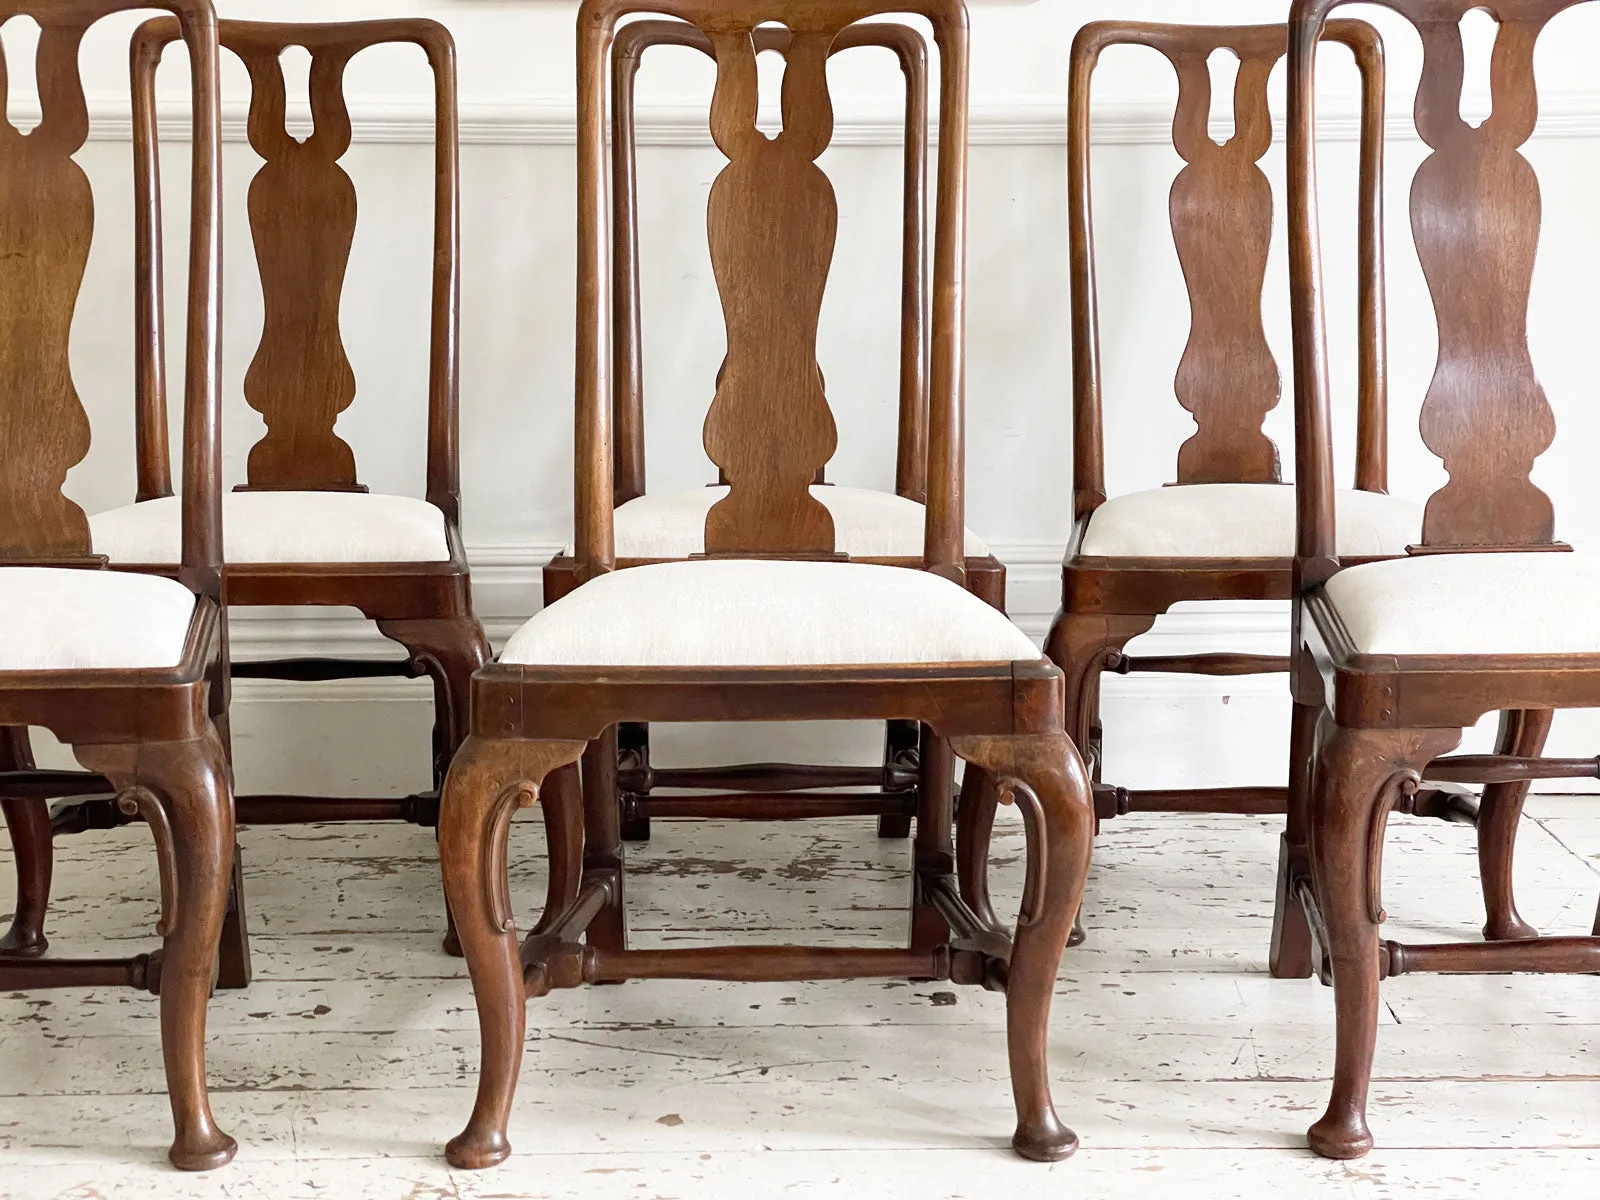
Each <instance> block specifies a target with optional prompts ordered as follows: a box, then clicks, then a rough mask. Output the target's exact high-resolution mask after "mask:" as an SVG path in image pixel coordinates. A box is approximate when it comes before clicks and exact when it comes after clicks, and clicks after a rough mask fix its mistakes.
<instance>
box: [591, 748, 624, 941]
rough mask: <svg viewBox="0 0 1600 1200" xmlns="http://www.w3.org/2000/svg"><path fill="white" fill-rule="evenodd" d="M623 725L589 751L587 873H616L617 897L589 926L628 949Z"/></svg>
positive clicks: (595, 933)
mask: <svg viewBox="0 0 1600 1200" xmlns="http://www.w3.org/2000/svg"><path fill="white" fill-rule="evenodd" d="M617 733H618V730H617V726H615V725H613V726H611V727H610V728H609V729H607V730H606V731H605V732H604V733H603V734H601V735H600V736H599V737H598V738H596V739H595V740H594V741H592V742H590V743H589V746H588V748H587V749H586V750H584V752H583V764H582V772H581V774H582V787H583V874H584V875H585V876H588V875H592V874H605V875H609V876H611V881H612V888H611V896H612V900H611V901H610V903H608V904H607V905H606V907H605V908H604V909H603V910H602V911H601V913H600V915H599V916H597V917H596V918H595V919H594V920H593V921H592V922H591V923H590V925H589V927H588V929H587V930H586V931H585V940H587V941H588V942H589V944H590V945H593V946H596V947H598V948H599V949H601V950H626V949H627V948H628V920H627V908H626V904H627V899H626V897H627V892H626V887H625V881H624V878H623V877H624V875H625V874H626V871H625V869H624V863H625V852H624V850H623V844H622V826H621V817H622V807H621V805H620V804H618V802H617Z"/></svg>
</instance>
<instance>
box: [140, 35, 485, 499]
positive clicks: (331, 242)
mask: <svg viewBox="0 0 1600 1200" xmlns="http://www.w3.org/2000/svg"><path fill="white" fill-rule="evenodd" d="M220 26H221V41H222V45H223V46H224V47H225V48H226V49H227V50H229V51H231V52H232V53H233V54H234V55H235V56H236V57H238V58H239V60H240V61H241V62H243V63H244V65H245V68H246V69H247V70H248V72H249V75H250V115H249V123H248V133H249V138H250V145H251V147H252V148H253V149H254V150H255V152H256V153H257V154H259V155H260V156H261V157H262V159H264V160H265V161H264V162H263V163H262V165H261V168H260V169H259V170H258V171H257V173H256V176H255V178H254V180H253V181H252V182H251V185H250V192H249V219H250V231H251V234H252V236H253V239H254V242H255V252H256V265H257V268H258V271H259V275H260V279H261V297H262V305H263V318H264V319H263V322H262V330H261V342H260V344H259V346H258V347H257V349H256V353H255V357H254V359H253V360H252V361H251V363H250V367H249V369H248V371H247V372H246V374H245V378H244V396H245V401H246V403H248V404H249V405H250V407H251V408H253V409H255V410H256V411H257V412H259V413H260V414H261V416H262V418H263V419H264V421H265V423H266V426H267V431H266V433H265V434H264V435H263V436H262V438H261V440H260V441H258V442H257V443H256V444H255V445H254V446H253V447H252V448H251V450H250V455H249V460H248V466H247V471H248V474H247V480H248V482H247V483H245V484H243V485H242V486H241V488H240V490H279V491H281V490H292V491H365V490H366V487H365V485H363V484H362V483H360V482H359V480H358V479H357V476H356V462H355V452H354V450H352V448H351V447H350V445H349V444H348V443H347V442H345V441H344V439H342V438H340V437H339V436H338V434H337V433H336V432H335V430H334V426H335V424H336V422H337V421H338V418H339V414H340V413H341V412H343V411H344V410H345V409H347V408H348V407H349V406H350V404H351V403H352V402H353V401H354V400H355V395H356V378H355V372H354V370H353V369H352V367H351V365H350V360H349V358H348V357H347V355H346V353H345V347H344V343H343V341H342V339H341V336H340V321H339V315H340V304H341V301H342V299H343V294H344V283H345V271H346V269H347V267H348V264H349V258H350V247H351V243H352V240H353V239H354V236H355V228H356V189H355V184H354V183H353V182H352V180H351V179H350V176H349V175H348V174H347V173H346V172H345V170H344V168H343V167H342V166H341V165H340V159H341V158H342V157H343V156H344V154H345V153H346V152H347V151H348V150H349V148H350V139H351V127H350V112H349V109H348V107H347V105H346V99H345V94H344V73H345V67H346V66H347V65H348V63H349V62H350V60H351V59H352V58H353V57H355V55H357V54H358V53H360V52H361V51H362V50H365V49H367V48H368V47H371V46H378V45H386V44H393V43H409V44H413V45H416V46H418V47H420V48H421V49H422V51H423V52H424V53H425V54H426V55H427V60H428V65H429V67H430V68H431V70H432V73H433V81H434V193H433V218H434V219H433V251H432V257H431V262H432V293H431V309H430V312H431V316H430V350H429V366H428V454H427V460H428V461H427V493H426V495H427V499H428V500H429V502H431V503H432V504H434V505H435V506H437V507H438V508H440V509H441V510H443V512H444V514H445V516H446V518H447V519H448V520H449V521H450V522H451V523H452V524H454V523H455V522H457V521H459V519H460V492H461V483H460V465H459V452H458V424H459V418H458V392H459V365H458V351H459V347H458V343H459V327H460V316H459V307H460V293H461V276H460V241H461V229H460V225H461V222H460V152H459V134H458V118H457V102H456V65H455V43H454V41H453V40H452V38H451V36H450V33H449V31H448V30H447V29H445V27H444V26H443V25H440V24H439V23H438V22H437V21H431V20H427V19H423V18H396V19H391V20H376V21H350V22H336V23H308V24H301V23H291V22H276V21H232V20H225V21H222V22H220ZM177 36H178V28H177V25H176V23H174V22H173V21H171V20H170V19H167V18H157V19H155V20H152V21H148V22H146V23H145V24H144V25H142V26H141V27H140V28H139V30H138V32H137V33H136V34H135V42H134V48H133V85H134V109H133V113H134V128H135V131H136V134H137V135H138V136H137V137H136V143H137V144H138V145H139V146H141V147H142V150H141V151H140V152H139V153H138V155H137V168H138V170H137V181H138V185H139V187H140V188H141V190H143V191H146V192H148V194H149V195H150V196H151V197H152V204H153V205H154V207H155V209H156V210H157V211H158V212H159V207H160V174H159V165H158V162H157V155H156V136H155V125H156V104H155V76H156V68H157V66H158V65H159V63H160V60H161V54H162V51H163V50H164V49H165V48H166V46H167V45H168V44H169V43H171V42H172V41H173V40H175V39H176V38H177ZM291 46H301V47H303V48H304V49H306V50H307V51H308V52H309V53H310V55H311V75H310V100H311V113H312V119H313V122H314V126H313V131H312V133H311V135H310V136H309V137H307V138H306V139H305V140H304V141H300V140H299V139H297V138H295V137H294V136H293V135H291V134H290V132H289V131H288V128H287V126H286V122H285V117H286V107H287V101H286V96H285V87H284V76H283V66H282V55H283V52H284V51H285V50H286V49H288V48H289V47H291ZM139 240H140V253H141V256H148V259H149V261H150V262H152V263H153V264H155V269H154V272H153V274H152V277H151V284H152V286H150V287H149V288H141V290H140V294H139V301H140V302H139V306H138V320H139V325H140V331H141V337H142V338H143V339H146V340H148V341H150V342H151V343H153V344H155V345H156V346H158V347H159V345H160V344H161V340H162V319H161V314H162V308H161V288H160V273H159V264H160V261H161V254H160V249H161V229H160V223H159V221H155V222H150V223H145V222H141V223H140V225H139ZM137 429H138V437H139V443H138V463H139V472H138V479H139V485H138V487H139V490H138V497H137V498H138V499H140V500H149V499H152V498H154V497H157V496H165V495H170V494H171V492H172V478H171V468H170V464H169V461H168V453H167V443H166V398H165V383H164V380H163V378H162V376H161V373H160V359H159V357H157V359H156V361H155V364H154V369H153V370H152V371H151V372H150V373H149V374H148V376H147V377H145V378H144V379H142V381H141V388H140V391H139V395H138V419H137Z"/></svg>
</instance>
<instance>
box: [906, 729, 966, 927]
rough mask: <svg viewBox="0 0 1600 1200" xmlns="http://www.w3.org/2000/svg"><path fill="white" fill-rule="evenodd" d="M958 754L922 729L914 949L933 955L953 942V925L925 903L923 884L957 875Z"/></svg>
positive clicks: (913, 922)
mask: <svg viewBox="0 0 1600 1200" xmlns="http://www.w3.org/2000/svg"><path fill="white" fill-rule="evenodd" d="M955 775H956V760H955V755H954V754H953V753H952V752H951V750H950V745H949V743H948V742H946V741H945V740H944V739H943V738H941V737H940V736H939V735H938V734H937V733H935V732H934V731H933V730H932V728H930V727H929V726H926V725H924V726H922V748H921V751H920V757H919V766H918V782H917V840H916V842H915V844H914V846H913V848H912V854H913V858H914V862H915V868H914V872H913V873H914V876H915V882H914V884H913V887H912V904H911V949H913V950H922V951H931V950H933V949H934V948H935V947H937V946H941V945H944V944H945V943H946V942H948V941H949V940H950V926H949V925H948V924H946V922H945V919H944V917H943V916H942V915H940V913H939V910H938V909H936V908H934V907H933V906H932V905H931V904H926V903H924V902H923V895H922V886H921V880H922V879H923V878H925V877H927V876H949V875H950V874H951V873H952V872H953V871H954V870H955V847H954V845H953V843H952V841H951V833H952V826H953V825H954V806H955Z"/></svg>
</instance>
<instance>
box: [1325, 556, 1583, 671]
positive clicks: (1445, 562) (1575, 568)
mask: <svg viewBox="0 0 1600 1200" xmlns="http://www.w3.org/2000/svg"><path fill="white" fill-rule="evenodd" d="M1325 587H1326V591H1327V596H1328V599H1329V600H1330V601H1331V602H1332V603H1333V607H1334V609H1335V610H1336V611H1337V612H1338V614H1339V617H1340V619H1341V620H1342V621H1343V622H1344V625H1345V628H1346V629H1347V630H1349V633H1350V637H1351V640H1352V641H1354V643H1355V646H1356V649H1357V650H1358V651H1360V652H1361V653H1363V654H1600V558H1595V557H1593V556H1590V555H1585V554H1561V553H1555V552H1544V553H1535V554H1426V555H1418V556H1417V557H1415V558H1397V559H1392V560H1390V561H1388V562H1381V563H1364V564H1362V565H1361V566H1356V567H1346V568H1345V569H1344V570H1343V571H1340V572H1339V573H1338V574H1337V575H1335V576H1334V577H1333V578H1332V579H1330V580H1328V582H1327V584H1326V585H1325Z"/></svg>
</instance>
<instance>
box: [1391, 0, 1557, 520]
mask: <svg viewBox="0 0 1600 1200" xmlns="http://www.w3.org/2000/svg"><path fill="white" fill-rule="evenodd" d="M1393 7H1395V8H1397V9H1399V10H1400V11H1402V12H1404V13H1406V14H1407V15H1408V16H1410V17H1411V18H1412V20H1413V21H1414V22H1415V23H1416V24H1417V28H1418V31H1419V33H1420V34H1421V36H1422V48H1423V60H1422V79H1421V81H1420V83H1419V85H1418V88H1417V100H1416V124H1417V132H1418V134H1419V135H1421V137H1422V140H1423V141H1424V142H1426V143H1427V144H1428V146H1429V147H1431V148H1432V150H1433V153H1432V154H1430V155H1429V156H1428V158H1427V159H1426V160H1424V161H1423V163H1422V165H1421V166H1420V167H1419V168H1418V169H1417V174H1416V178H1415V179H1414V180H1413V182H1412V187H1411V231H1412V238H1413V240H1414V242H1415V244H1416V247H1417V257H1418V259H1420V260H1421V263H1422V270H1423V274H1424V275H1425V276H1426V277H1427V280H1428V289H1429V291H1430V292H1431V293H1432V295H1433V306H1434V313H1435V316H1436V319H1437V321H1438V327H1439V357H1438V362H1437V365H1436V366H1435V368H1434V374H1433V380H1432V382H1431V384H1430V385H1429V387H1428V394H1427V398H1426V399H1425V400H1424V401H1423V405H1422V418H1421V429H1422V440H1423V442H1424V443H1425V444H1426V445H1427V447H1428V449H1429V450H1432V451H1433V452H1434V454H1436V455H1438V456H1439V458H1440V459H1441V460H1442V461H1443V463H1444V468H1445V470H1446V471H1447V472H1448V473H1449V475H1450V481H1449V482H1448V483H1447V484H1445V486H1444V487H1442V488H1440V489H1439V490H1438V491H1437V492H1435V493H1434V494H1433V496H1432V497H1431V498H1430V499H1429V501H1428V505H1427V509H1426V512H1425V515H1424V518H1423V527H1422V540H1423V543H1424V544H1425V545H1428V546H1434V547H1436V546H1473V545H1480V546H1516V545H1534V544H1540V543H1549V542H1551V541H1553V540H1554V537H1555V508H1554V506H1553V505H1552V503H1551V501H1550V497H1549V496H1547V495H1545V493H1544V492H1542V491H1541V490H1540V489H1539V488H1538V487H1536V486H1535V485H1534V483H1533V481H1532V479H1531V478H1530V476H1531V474H1532V472H1533V464H1534V461H1535V460H1536V459H1537V458H1538V457H1539V455H1541V454H1542V453H1544V451H1545V450H1547V449H1549V447H1550V444H1551V443H1552V442H1553V441H1554V440H1555V415H1554V413H1553V412H1552V411H1551V408H1550V404H1549V401H1548V400H1547V399H1546V397H1545V392H1544V389H1543V387H1541V386H1540V384H1539V380H1538V376H1537V374H1536V373H1535V371H1534V367H1533V359H1532V357H1531V355H1530V354H1529V351H1528V295H1529V291H1530V289H1531V287H1532V283H1533V266H1534V258H1535V255H1536V254H1537V252H1538V244H1539V225H1540V216H1541V212H1540V207H1541V206H1540V196H1539V179H1538V176H1537V175H1536V174H1535V172H1534V169H1533V166H1532V164H1530V163H1529V162H1528V160H1527V159H1525V158H1524V157H1523V156H1522V154H1521V153H1520V150H1519V147H1521V146H1522V144H1523V143H1524V142H1526V141H1527V140H1528V138H1529V137H1531V136H1532V134H1533V128H1534V124H1535V122H1536V120H1537V118H1538V97H1537V93H1536V91H1535V86H1536V85H1535V78H1534V70H1533V50H1534V43H1535V42H1536V41H1537V40H1538V37H1539V34H1540V32H1541V30H1542V29H1543V28H1544V26H1545V24H1546V23H1547V22H1548V21H1549V20H1550V18H1551V17H1553V16H1555V15H1556V13H1558V12H1560V11H1561V10H1562V9H1564V8H1568V7H1570V0H1560V2H1552V0H1543V2H1539V0H1524V2H1522V3H1511V4H1502V5H1499V6H1497V7H1498V8H1499V10H1500V13H1499V15H1500V16H1501V18H1502V24H1501V26H1500V29H1499V36H1498V37H1497V38H1496V41H1495V45H1494V53H1493V59H1492V62H1491V90H1492V96H1493V111H1492V113H1491V114H1490V116H1489V118H1488V119H1487V120H1485V121H1484V122H1483V124H1482V125H1480V126H1479V127H1477V128H1476V129H1474V128H1473V127H1472V126H1471V125H1469V124H1468V123H1467V122H1466V121H1465V120H1464V119H1463V118H1462V116H1461V111H1460V97H1461V85H1462V79H1463V76H1464V71H1465V64H1464V61H1463V60H1464V55H1463V51H1462V44H1461V18H1462V17H1463V16H1464V15H1465V14H1466V13H1467V12H1468V11H1469V10H1471V9H1472V8H1474V7H1476V4H1475V3H1473V2H1469V0H1452V2H1450V3H1446V4H1440V3H1438V2H1437V0H1430V2H1429V3H1427V4H1423V3H1420V2H1419V0H1394V3H1393Z"/></svg>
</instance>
